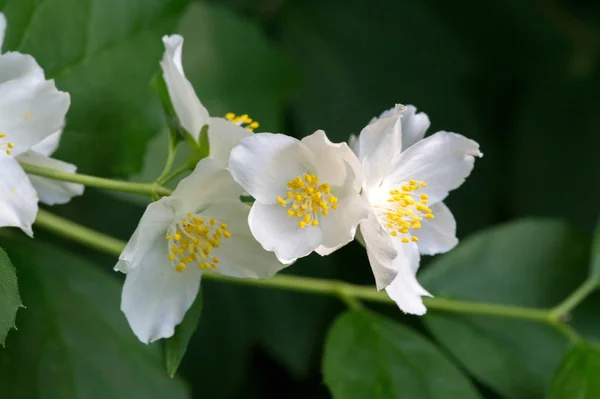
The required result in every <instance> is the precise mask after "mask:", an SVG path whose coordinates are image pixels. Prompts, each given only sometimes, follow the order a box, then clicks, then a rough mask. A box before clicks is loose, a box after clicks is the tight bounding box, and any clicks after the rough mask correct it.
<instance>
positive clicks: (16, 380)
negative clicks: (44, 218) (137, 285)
mask: <svg viewBox="0 0 600 399" xmlns="http://www.w3.org/2000/svg"><path fill="white" fill-rule="evenodd" d="M2 243H3V244H4V245H5V247H6V248H8V250H9V253H10V256H11V258H12V259H13V260H14V262H15V263H16V264H18V265H19V271H20V273H19V275H20V279H19V280H20V286H21V293H22V295H23V298H24V299H25V301H26V303H27V309H26V310H24V311H22V312H20V313H19V317H18V324H19V334H14V335H11V336H10V337H9V339H8V345H7V350H6V351H4V352H2V353H0V397H2V398H42V397H43V398H48V397H56V398H64V399H70V398H73V399H75V398H76V399H87V398H94V399H95V398H98V399H100V398H115V399H118V398H128V399H129V398H186V397H187V393H186V389H185V387H184V386H183V385H182V384H181V382H180V381H179V380H177V379H175V380H172V379H170V378H169V377H168V376H167V375H166V373H165V372H164V368H163V366H162V361H161V358H160V356H159V353H158V352H157V350H156V349H158V348H153V347H147V346H145V345H144V344H142V343H140V342H139V341H138V340H137V339H136V338H135V336H134V335H133V333H132V332H131V330H130V328H129V326H128V324H127V321H126V320H125V317H124V315H123V314H122V313H121V312H120V311H119V299H120V294H121V293H120V291H121V285H120V284H119V283H118V282H117V280H116V279H115V277H116V274H113V275H107V274H106V273H102V272H100V271H98V270H97V269H96V268H95V267H94V266H93V265H92V264H89V263H88V262H86V261H84V260H82V259H79V258H77V257H75V256H73V255H71V254H69V253H67V252H64V251H61V250H57V249H55V248H52V247H50V246H48V245H47V244H43V243H41V242H40V241H31V240H25V239H2ZM111 274H112V272H111Z"/></svg>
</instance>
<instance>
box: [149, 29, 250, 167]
mask: <svg viewBox="0 0 600 399" xmlns="http://www.w3.org/2000/svg"><path fill="white" fill-rule="evenodd" d="M162 40H163V44H164V46H165V53H164V56H163V59H162V61H161V62H160V66H161V68H162V71H163V77H164V80H165V83H166V85H167V89H168V92H169V97H170V99H171V103H172V104H173V108H174V110H175V113H176V114H177V118H178V119H179V123H180V124H181V126H182V127H183V128H184V129H185V131H186V133H187V134H189V135H190V137H192V139H193V140H194V141H195V142H196V143H197V142H198V140H199V137H200V132H201V130H202V128H203V127H204V126H205V125H208V140H209V143H210V155H209V158H212V159H215V160H216V161H217V162H218V163H219V165H221V166H223V167H224V166H226V165H227V163H228V160H229V154H230V152H231V149H232V148H233V146H234V145H236V144H237V143H238V142H239V141H240V140H241V139H243V138H244V137H247V136H250V135H251V134H252V131H254V129H256V128H258V126H259V124H258V122H256V121H254V120H252V119H250V118H249V117H248V115H241V116H236V115H234V114H233V113H228V114H227V115H225V118H219V117H212V116H209V113H208V110H207V109H206V108H205V107H204V105H202V103H201V102H200V99H199V98H198V96H197V95H196V92H195V91H194V87H193V86H192V84H191V83H190V81H189V80H187V78H186V77H185V73H184V71H183V65H182V63H181V55H182V50H183V37H182V36H180V35H171V36H164V37H163V39H162Z"/></svg>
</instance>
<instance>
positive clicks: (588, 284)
mask: <svg viewBox="0 0 600 399" xmlns="http://www.w3.org/2000/svg"><path fill="white" fill-rule="evenodd" d="M597 287H598V283H597V282H596V280H593V279H588V280H586V281H585V282H584V283H583V284H581V285H580V286H579V288H577V289H576V290H575V291H573V293H571V295H569V296H568V297H567V298H566V299H565V300H564V301H562V302H561V303H559V304H558V305H557V306H556V307H554V308H553V309H552V310H551V312H550V313H551V315H552V318H554V319H556V320H564V319H565V318H567V317H568V315H569V312H570V311H571V310H573V309H575V307H577V305H579V304H580V303H581V302H583V300H584V299H585V298H587V297H588V296H589V295H590V294H591V293H592V292H593V291H594V290H596V288H597Z"/></svg>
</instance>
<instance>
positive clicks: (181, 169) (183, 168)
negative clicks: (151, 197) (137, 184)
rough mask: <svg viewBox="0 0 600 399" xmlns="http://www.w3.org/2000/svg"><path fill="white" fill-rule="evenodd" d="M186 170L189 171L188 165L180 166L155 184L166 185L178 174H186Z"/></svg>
mask: <svg viewBox="0 0 600 399" xmlns="http://www.w3.org/2000/svg"><path fill="white" fill-rule="evenodd" d="M188 170H190V166H189V165H188V164H184V165H181V166H180V167H178V168H177V169H175V170H174V171H173V172H171V173H169V174H168V175H166V176H164V177H163V178H162V179H160V180H157V181H156V182H157V183H158V184H160V185H163V184H167V183H168V182H170V181H171V180H173V179H174V178H176V177H177V176H179V175H180V174H182V173H184V172H187V171H188Z"/></svg>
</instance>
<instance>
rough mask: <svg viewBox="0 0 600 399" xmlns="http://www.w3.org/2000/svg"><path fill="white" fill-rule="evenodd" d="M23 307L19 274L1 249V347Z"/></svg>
mask: <svg viewBox="0 0 600 399" xmlns="http://www.w3.org/2000/svg"><path fill="white" fill-rule="evenodd" d="M21 306H23V304H22V303H21V297H20V296H19V287H18V285H17V273H16V272H15V268H14V266H13V265H12V263H10V259H9V257H8V255H7V254H6V252H4V250H3V249H2V248H0V345H2V346H4V344H5V342H6V336H7V335H8V331H9V330H10V329H11V328H13V327H14V326H15V318H16V316H17V310H19V308H20V307H21Z"/></svg>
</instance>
